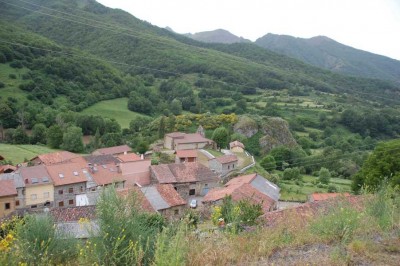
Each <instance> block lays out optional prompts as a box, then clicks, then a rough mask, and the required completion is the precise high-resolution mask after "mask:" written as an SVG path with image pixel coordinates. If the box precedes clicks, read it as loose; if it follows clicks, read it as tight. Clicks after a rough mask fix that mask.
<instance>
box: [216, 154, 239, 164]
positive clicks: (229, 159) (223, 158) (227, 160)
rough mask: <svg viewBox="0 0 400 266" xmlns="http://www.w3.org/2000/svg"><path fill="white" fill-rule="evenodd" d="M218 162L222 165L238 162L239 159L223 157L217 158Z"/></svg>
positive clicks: (231, 156) (228, 156)
mask: <svg viewBox="0 0 400 266" xmlns="http://www.w3.org/2000/svg"><path fill="white" fill-rule="evenodd" d="M216 160H217V161H218V162H219V163H220V164H226V163H233V162H237V161H238V157H237V156H236V155H223V156H221V157H218V158H216Z"/></svg>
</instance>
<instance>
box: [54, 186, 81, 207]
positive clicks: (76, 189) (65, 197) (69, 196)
mask: <svg viewBox="0 0 400 266" xmlns="http://www.w3.org/2000/svg"><path fill="white" fill-rule="evenodd" d="M70 188H73V192H72V193H69V189H70ZM60 190H62V191H63V193H62V194H60V193H59V191H60ZM84 193H86V182H82V183H75V184H69V185H63V186H56V187H54V207H73V206H76V195H79V194H84ZM70 200H72V201H73V204H70V202H69V201H70ZM60 202H63V203H64V206H60Z"/></svg>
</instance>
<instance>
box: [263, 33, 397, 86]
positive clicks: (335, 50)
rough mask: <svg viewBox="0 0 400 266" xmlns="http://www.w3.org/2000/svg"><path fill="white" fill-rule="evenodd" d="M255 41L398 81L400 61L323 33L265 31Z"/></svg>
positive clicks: (360, 73) (309, 60)
mask: <svg viewBox="0 0 400 266" xmlns="http://www.w3.org/2000/svg"><path fill="white" fill-rule="evenodd" d="M255 44H257V45H259V46H260V47H263V48H266V49H269V50H271V51H274V52H277V53H280V54H283V55H287V56H290V57H292V58H296V59H299V60H301V61H303V62H306V63H308V64H311V65H314V66H317V67H322V68H325V69H328V70H331V71H334V72H337V73H343V74H349V75H354V76H359V77H367V78H377V79H385V80H392V81H396V82H399V83H400V61H398V60H394V59H391V58H388V57H385V56H381V55H377V54H373V53H369V52H365V51H362V50H358V49H355V48H352V47H350V46H346V45H343V44H341V43H338V42H336V41H334V40H332V39H330V38H328V37H325V36H317V37H313V38H310V39H303V38H295V37H292V36H287V35H276V34H270V33H268V34H267V35H265V36H263V37H261V38H259V39H257V40H256V42H255Z"/></svg>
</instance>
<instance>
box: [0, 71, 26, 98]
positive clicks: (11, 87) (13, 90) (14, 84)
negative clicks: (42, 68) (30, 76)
mask: <svg viewBox="0 0 400 266" xmlns="http://www.w3.org/2000/svg"><path fill="white" fill-rule="evenodd" d="M26 72H28V69H27V68H22V69H15V68H12V67H10V66H9V65H8V64H0V81H1V82H2V83H4V85H5V86H4V88H1V89H0V96H1V98H4V99H6V98H8V97H14V98H16V99H19V100H22V99H25V96H26V93H25V92H24V91H22V90H20V89H19V88H18V86H19V84H21V83H23V81H22V75H23V74H25V73H26ZM10 74H14V75H15V77H16V78H15V79H13V78H10Z"/></svg>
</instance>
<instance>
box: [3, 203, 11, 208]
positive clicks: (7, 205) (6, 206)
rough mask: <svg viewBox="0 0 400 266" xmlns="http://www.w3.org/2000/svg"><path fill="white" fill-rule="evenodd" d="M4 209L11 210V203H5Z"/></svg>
mask: <svg viewBox="0 0 400 266" xmlns="http://www.w3.org/2000/svg"><path fill="white" fill-rule="evenodd" d="M4 209H6V210H9V209H11V203H9V202H7V203H5V204H4Z"/></svg>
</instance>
